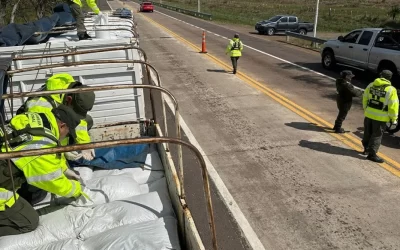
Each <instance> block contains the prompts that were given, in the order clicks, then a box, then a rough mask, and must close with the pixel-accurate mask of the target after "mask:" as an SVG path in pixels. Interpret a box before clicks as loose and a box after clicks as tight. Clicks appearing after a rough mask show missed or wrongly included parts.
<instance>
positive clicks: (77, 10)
mask: <svg viewBox="0 0 400 250" xmlns="http://www.w3.org/2000/svg"><path fill="white" fill-rule="evenodd" d="M67 3H68V5H69V8H70V9H71V14H72V16H73V17H74V18H75V20H76V29H77V31H78V39H79V40H88V39H89V40H90V39H92V37H90V36H89V34H88V33H87V31H86V28H85V24H84V21H85V16H84V15H83V12H82V2H81V0H67ZM86 4H87V5H88V6H89V7H90V8H91V9H92V11H93V12H94V14H96V15H99V14H101V12H100V9H99V7H97V4H96V0H86Z"/></svg>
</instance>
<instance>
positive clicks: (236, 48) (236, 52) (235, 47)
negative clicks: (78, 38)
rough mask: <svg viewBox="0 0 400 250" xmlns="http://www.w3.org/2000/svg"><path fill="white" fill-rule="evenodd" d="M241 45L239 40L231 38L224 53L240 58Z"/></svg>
mask: <svg viewBox="0 0 400 250" xmlns="http://www.w3.org/2000/svg"><path fill="white" fill-rule="evenodd" d="M242 50H243V43H242V41H240V40H239V38H233V39H232V40H230V41H229V44H228V47H227V48H226V52H230V56H231V57H239V56H242Z"/></svg>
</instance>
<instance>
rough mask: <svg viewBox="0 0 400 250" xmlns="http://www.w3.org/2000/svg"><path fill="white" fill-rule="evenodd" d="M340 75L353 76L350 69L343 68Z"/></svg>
mask: <svg viewBox="0 0 400 250" xmlns="http://www.w3.org/2000/svg"><path fill="white" fill-rule="evenodd" d="M340 76H341V77H343V78H345V77H347V76H350V77H354V74H353V72H351V70H343V71H342V72H340Z"/></svg>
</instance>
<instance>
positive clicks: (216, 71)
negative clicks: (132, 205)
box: [110, 1, 400, 249]
mask: <svg viewBox="0 0 400 250" xmlns="http://www.w3.org/2000/svg"><path fill="white" fill-rule="evenodd" d="M124 3H125V7H128V6H130V7H131V8H132V9H135V10H136V9H137V4H135V3H130V2H124ZM110 4H111V5H112V7H113V8H117V7H121V6H122V3H121V2H118V1H110ZM156 10H158V11H160V12H163V13H160V12H157V11H156V12H154V13H143V14H142V13H140V14H139V13H138V14H135V20H136V21H137V22H138V28H139V34H140V46H141V47H142V48H144V50H145V51H146V53H147V55H148V58H149V62H150V63H152V64H153V65H154V66H155V67H156V68H157V70H158V71H159V73H160V75H161V79H162V83H163V86H164V87H166V88H167V89H169V90H170V91H171V92H172V93H173V94H174V95H175V96H176V97H177V99H178V102H179V105H180V111H181V115H182V118H183V121H184V123H185V124H187V127H185V126H183V130H184V132H185V133H186V136H187V139H189V140H191V141H192V140H193V138H195V139H196V140H197V141H198V143H199V145H200V146H201V148H202V149H203V150H204V153H205V157H206V158H207V159H208V160H209V161H210V164H209V166H208V167H209V169H210V176H211V178H212V179H213V181H214V185H215V186H213V193H214V200H216V202H215V203H216V204H218V205H217V207H216V209H218V212H217V213H216V214H217V226H218V227H217V233H218V240H219V243H220V246H221V249H243V248H247V246H246V244H244V243H243V239H240V236H239V235H240V234H239V233H238V230H239V229H240V230H242V232H243V235H244V236H245V238H247V240H249V245H250V246H252V247H254V248H258V249H263V248H265V249H398V248H400V237H399V236H400V233H399V232H398V228H399V226H400V225H399V224H400V223H399V212H400V209H399V208H398V204H399V201H400V194H399V191H398V190H399V184H400V182H399V178H398V176H400V172H399V171H398V169H397V167H398V166H400V165H399V163H398V161H399V160H400V159H399V156H398V155H397V149H398V146H397V145H396V144H397V143H396V141H397V138H391V137H385V138H384V145H383V146H382V148H381V151H382V153H384V154H385V156H386V157H387V158H390V159H393V160H392V161H391V162H389V163H390V164H381V165H378V164H375V163H373V162H370V161H367V160H365V157H364V156H362V155H360V154H359V153H358V152H357V151H356V149H357V147H358V146H357V143H356V142H355V140H358V139H357V137H359V136H362V130H361V129H359V127H362V120H363V114H362V110H361V106H360V102H355V103H354V107H353V109H352V110H351V112H350V116H349V117H348V120H346V122H345V126H346V128H348V129H349V130H350V131H351V132H350V133H349V134H348V135H339V136H338V135H335V134H332V133H330V131H329V126H328V125H330V124H328V123H327V122H326V121H329V122H330V123H333V122H334V119H335V116H336V115H337V110H336V104H335V102H334V97H335V88H334V81H333V80H332V79H331V78H329V76H331V77H337V76H338V73H337V72H328V71H325V70H324V69H322V68H321V66H320V57H319V55H318V53H314V52H310V51H306V50H303V49H299V48H297V47H292V46H286V45H283V44H281V43H279V42H276V41H269V40H267V39H265V38H263V37H262V38H260V37H257V36H255V35H251V34H244V33H241V34H240V36H241V39H242V40H243V42H244V43H245V44H246V45H248V46H250V47H251V48H250V47H246V48H245V50H244V51H243V57H242V58H241V59H240V60H239V74H237V75H233V74H231V73H230V72H229V69H228V67H227V65H226V64H228V65H229V64H230V59H229V57H227V56H226V55H225V53H224V50H225V48H226V45H227V42H228V40H227V39H226V38H224V37H231V36H232V35H233V34H234V33H235V32H234V31H232V30H229V29H227V28H224V27H223V26H220V25H215V24H212V23H210V22H205V21H202V20H198V19H194V18H191V17H187V16H184V15H180V14H178V13H173V12H170V11H167V10H162V9H159V8H156ZM165 14H167V15H169V16H167V15H165ZM183 21H184V22H183ZM192 25H194V26H192ZM195 26H197V27H201V28H203V29H205V30H207V31H210V32H211V33H207V38H206V39H207V51H208V54H200V53H198V52H199V49H198V48H197V47H200V45H201V34H202V30H201V29H199V28H197V27H195ZM249 32H250V31H249ZM251 32H252V31H251ZM196 46H197V47H196ZM299 66H301V67H299ZM310 70H314V71H310ZM370 80H371V79H370V78H369V76H361V75H360V77H359V81H358V82H357V85H359V86H360V87H362V86H365V85H366V84H367V83H368V82H369V81H370ZM312 121H314V122H312ZM324 125H325V126H326V127H324ZM189 169H190V168H189ZM213 170H215V171H213ZM188 171H189V172H187V173H186V175H187V176H188V178H186V184H187V185H188V186H189V187H190V185H191V184H193V183H190V182H191V180H193V182H194V179H195V178H194V177H196V175H198V172H197V173H196V172H191V171H190V170H188ZM190 176H192V177H190ZM198 177H199V176H198ZM190 178H192V179H190ZM218 178H220V179H218ZM188 180H189V181H188ZM219 180H221V181H222V183H223V184H224V187H226V188H227V190H228V191H229V194H230V195H232V197H233V199H234V201H235V202H236V203H237V205H238V208H239V209H240V211H237V210H235V208H234V204H233V205H232V204H231V203H229V202H225V201H226V200H227V199H228V198H229V197H228V196H229V195H227V193H226V192H225V191H224V192H222V191H221V190H224V187H222V186H221V182H219ZM188 182H189V183H188ZM216 190H217V191H218V194H216ZM197 191H198V190H197ZM190 192H193V193H195V192H196V190H194V187H192V188H188V189H187V193H190ZM199 196H200V194H198V195H197V194H196V195H194V196H192V197H188V202H189V206H190V208H191V210H192V211H193V214H194V219H195V222H196V224H197V225H198V227H199V230H200V232H201V234H202V239H203V240H204V241H205V242H206V244H209V242H207V241H209V238H207V236H208V235H207V234H208V232H207V226H205V225H206V224H207V223H206V219H205V216H202V212H199V211H197V210H203V209H200V207H197V204H199V203H196V202H197V201H196V200H198V199H199ZM227 197H228V198H227ZM219 199H221V200H219ZM222 202H225V203H226V204H225V205H226V207H224V205H223V203H222ZM228 210H229V211H230V213H232V217H233V218H235V220H236V221H237V224H238V227H236V225H235V223H233V222H232V218H231V217H230V216H228V215H227V213H228V212H227V211H228ZM241 214H242V215H244V219H243V217H241ZM203 215H204V214H203ZM247 223H248V224H247ZM238 228H239V229H238ZM253 233H254V234H253ZM259 243H260V244H261V245H260V244H259ZM208 246H209V245H208Z"/></svg>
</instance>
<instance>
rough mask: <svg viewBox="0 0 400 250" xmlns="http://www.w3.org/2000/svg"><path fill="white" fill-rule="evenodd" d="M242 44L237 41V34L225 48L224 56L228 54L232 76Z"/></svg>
mask: <svg viewBox="0 0 400 250" xmlns="http://www.w3.org/2000/svg"><path fill="white" fill-rule="evenodd" d="M242 50H243V43H242V41H240V39H239V34H235V35H234V37H233V39H232V40H229V44H228V47H227V48H226V51H225V54H228V53H229V54H230V57H231V61H232V67H233V74H236V71H237V61H238V60H239V58H240V57H241V56H242Z"/></svg>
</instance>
